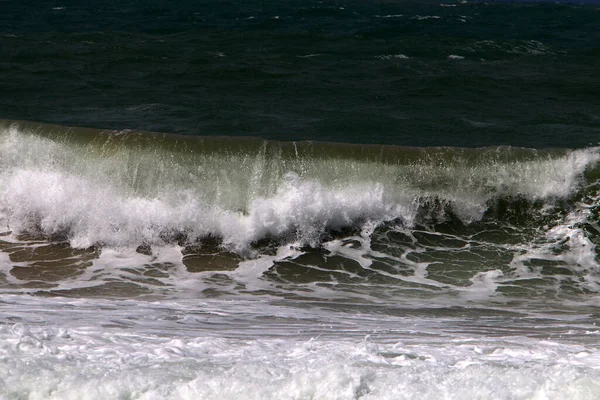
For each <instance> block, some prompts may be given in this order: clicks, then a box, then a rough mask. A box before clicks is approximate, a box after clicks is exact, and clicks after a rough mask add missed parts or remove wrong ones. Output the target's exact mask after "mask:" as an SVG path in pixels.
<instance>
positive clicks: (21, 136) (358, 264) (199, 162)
mask: <svg viewBox="0 0 600 400" xmlns="http://www.w3.org/2000/svg"><path fill="white" fill-rule="evenodd" d="M0 129H1V131H0V132H1V133H0V152H1V157H0V160H1V161H0V188H1V192H0V219H1V221H2V226H3V229H4V230H5V234H4V235H5V236H6V235H8V236H9V237H13V238H16V239H15V240H21V239H22V238H28V240H39V239H42V240H50V241H53V242H57V241H58V242H61V241H67V242H68V243H69V246H70V248H72V249H73V250H72V251H77V249H80V250H79V251H82V252H85V251H87V250H86V249H121V250H123V249H128V248H129V249H138V253H143V254H144V253H148V254H152V253H153V252H154V253H156V252H157V251H158V250H157V249H160V248H162V249H165V248H173V246H175V247H176V248H177V249H180V250H181V249H183V250H182V252H181V253H178V254H179V258H178V260H179V261H181V260H182V258H183V261H184V264H185V261H186V260H187V261H188V264H186V266H187V267H188V270H190V268H191V269H192V270H193V269H194V268H197V269H199V270H206V269H209V270H210V269H216V270H220V269H223V268H225V267H224V265H230V264H233V265H238V266H240V268H238V269H237V270H236V271H237V272H236V273H238V274H242V275H243V271H244V268H243V265H244V263H245V262H246V261H243V260H244V259H248V260H252V259H254V260H256V259H257V257H258V260H263V261H264V260H265V259H266V258H268V257H270V256H272V255H273V254H277V255H276V256H274V257H275V258H272V259H269V261H268V262H267V263H266V264H265V266H263V267H261V268H262V269H261V272H260V274H259V276H260V275H262V274H263V273H264V276H265V277H267V279H270V280H272V281H290V282H296V283H297V282H298V280H300V281H303V282H305V281H309V282H312V283H315V282H322V281H324V282H331V281H332V279H333V280H335V281H336V282H338V283H339V282H345V283H348V284H355V283H357V282H358V283H360V282H363V283H365V282H370V283H371V281H373V282H377V281H378V280H380V281H381V282H383V283H385V284H388V283H390V282H394V284H396V281H398V280H399V281H402V282H403V283H404V284H407V285H408V286H411V285H418V286H419V287H421V288H426V289H431V288H435V287H447V286H450V287H453V288H460V287H465V286H468V287H472V288H473V287H477V286H478V285H479V286H481V287H485V288H487V289H486V290H488V289H489V290H491V291H492V292H498V291H500V292H501V291H502V290H505V291H508V292H510V293H512V294H515V293H516V294H518V293H520V292H523V291H525V292H527V293H529V292H530V290H532V287H530V283H531V279H534V278H535V279H534V280H536V279H537V280H539V285H534V288H533V289H534V293H538V294H543V293H546V292H547V291H548V290H550V288H551V287H554V286H555V285H557V284H558V285H559V287H560V288H559V290H561V291H566V292H569V291H576V292H580V291H581V290H584V291H586V290H588V291H589V290H592V291H596V285H597V283H596V278H595V277H594V273H592V272H591V271H593V270H594V269H595V268H596V267H597V260H596V259H597V256H596V250H595V240H596V239H595V238H596V236H597V235H598V234H600V228H599V227H598V225H597V215H598V187H599V186H598V182H597V180H598V177H599V176H600V169H599V168H598V166H597V163H598V160H599V159H600V153H599V151H598V148H587V149H579V150H569V149H552V150H534V149H523V148H511V147H488V148H480V149H466V148H404V147H397V146H383V145H371V146H359V145H348V144H334V143H319V142H276V141H267V140H263V139H259V138H222V137H185V136H173V135H166V134H150V133H141V132H132V131H119V132H117V131H96V130H89V129H80V128H66V127H60V126H51V125H41V124H34V123H24V122H11V121H3V122H2V125H1V128H0ZM19 238H21V239H19ZM203 249H204V250H203ZM207 249H210V251H209V253H210V254H212V255H213V256H214V254H217V253H218V254H220V256H222V257H224V258H223V259H222V260H221V261H214V260H213V261H212V266H209V267H206V266H205V265H204V266H198V265H200V264H195V265H196V266H195V267H194V266H191V267H190V265H191V264H190V263H191V262H192V261H190V260H191V259H192V258H193V257H192V256H186V254H188V253H194V252H195V253H199V255H198V254H195V256H196V257H202V253H203V251H204V252H206V251H208V250H207ZM106 251H108V250H105V251H104V253H105V254H106ZM223 254H225V255H224V256H223ZM205 255H206V254H204V256H205ZM86 257H87V256H86ZM240 257H241V258H240ZM336 257H337V258H336ZM213 258H214V257H213ZM86 260H87V259H86ZM223 260H225V261H223ZM336 260H337V261H336ZM340 260H345V261H343V262H340ZM13 261H14V260H13ZM204 261H206V260H204ZM86 262H87V261H86ZM192 264H193V263H192ZM209 264H211V263H209ZM259 269H260V268H259ZM13 275H14V274H13ZM548 276H550V278H548ZM299 277H300V278H299ZM332 277H333V278H332ZM505 281H506V282H508V283H507V284H506V285H505V286H502V285H501V283H502V282H505ZM499 285H500V286H502V287H500V286H499ZM401 286H402V285H401ZM563 286H564V288H563ZM553 290H554V289H553Z"/></svg>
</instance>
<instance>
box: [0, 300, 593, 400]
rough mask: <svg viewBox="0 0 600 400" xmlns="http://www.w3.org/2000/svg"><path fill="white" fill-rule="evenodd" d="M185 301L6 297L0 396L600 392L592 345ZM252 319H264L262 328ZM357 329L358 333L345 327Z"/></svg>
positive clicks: (413, 321) (550, 395) (379, 318)
mask: <svg viewBox="0 0 600 400" xmlns="http://www.w3.org/2000/svg"><path fill="white" fill-rule="evenodd" d="M195 303H196V304H195V305H192V303H174V302H163V303H145V302H139V301H107V300H66V299H65V300H63V299H40V298H37V299H29V298H27V297H26V296H21V297H18V298H17V297H6V298H4V301H3V303H2V304H0V308H1V309H2V311H3V312H6V311H8V312H9V314H12V317H13V318H14V319H20V320H21V321H22V322H17V323H11V324H6V321H3V322H4V323H5V325H2V327H0V376H1V377H2V380H1V381H0V394H2V395H3V396H5V397H7V398H13V397H25V398H32V399H37V398H45V399H70V398H73V399H106V398H136V399H159V398H160V399H164V398H174V399H175V398H176V399H198V398H203V399H239V398H245V399H264V398H281V399H288V398H289V399H305V398H306V399H308V398H311V399H356V398H365V399H414V398H420V399H439V398H448V399H451V398H465V397H469V398H474V399H532V398H544V399H546V398H547V399H592V398H596V397H598V396H599V395H600V385H599V384H598V380H599V379H600V370H598V365H599V363H600V353H599V352H598V350H597V349H596V347H595V346H594V345H591V344H590V345H585V344H570V343H568V342H566V341H565V342H561V341H560V340H554V339H552V340H548V339H538V338H527V337H522V336H518V335H517V336H503V337H496V338H494V337H491V336H486V332H485V331H483V332H482V329H481V328H480V329H479V330H475V331H473V332H471V333H460V332H456V333H454V332H452V331H453V325H455V324H464V321H462V320H459V319H452V318H448V319H444V318H438V319H429V318H419V317H415V318H411V317H404V318H397V317H390V316H383V315H372V316H370V315H364V314H363V315H354V316H353V317H352V319H346V318H345V317H346V316H344V314H343V313H342V314H336V313H328V312H327V311H326V310H320V309H318V308H310V309H302V308H296V309H294V308H282V307H277V306H272V305H269V304H266V303H265V304H262V305H261V304H256V303H254V304H253V303H244V302H240V301H238V302H235V301H234V302H231V301H229V302H217V303H214V302H212V303H211V302H201V303H198V302H195ZM258 311H260V312H258ZM255 316H260V317H261V318H262V319H261V320H262V321H263V322H261V324H260V326H257V325H255V324H256V321H254V318H255ZM288 317H290V319H287V320H286V318H288ZM371 317H372V319H371ZM315 318H316V319H317V320H318V321H320V322H322V324H319V323H317V324H319V325H320V326H319V325H315V322H314V321H315ZM270 319H272V320H273V326H270V324H269V322H268V321H269V320H270ZM340 324H341V325H340ZM538 324H539V322H538ZM359 325H360V326H359ZM213 327H218V329H213ZM355 327H358V328H360V329H359V330H358V331H356V332H353V329H355ZM592 329H593V328H592ZM319 330H321V332H322V335H321V336H320V334H319V333H318V331H319ZM369 330H371V332H372V333H371V334H365V333H364V332H365V331H369ZM377 331H381V332H386V331H387V333H385V334H383V335H382V334H379V333H377ZM261 332H262V333H261ZM311 332H313V333H314V334H313V333H311ZM411 332H413V333H411ZM414 332H419V333H420V335H417V336H415V335H414ZM476 332H478V333H476Z"/></svg>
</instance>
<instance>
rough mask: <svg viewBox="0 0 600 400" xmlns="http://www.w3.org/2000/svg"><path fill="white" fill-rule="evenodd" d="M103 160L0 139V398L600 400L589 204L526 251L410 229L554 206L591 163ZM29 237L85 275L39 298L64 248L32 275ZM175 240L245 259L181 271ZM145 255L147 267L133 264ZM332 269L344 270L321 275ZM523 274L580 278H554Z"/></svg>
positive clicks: (95, 152)
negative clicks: (442, 212)
mask: <svg viewBox="0 0 600 400" xmlns="http://www.w3.org/2000/svg"><path fill="white" fill-rule="evenodd" d="M113 150H114V149H113ZM111 151H112V150H111ZM111 151H106V152H102V151H100V149H98V148H89V149H85V148H84V149H82V148H80V147H77V146H75V145H70V144H68V143H59V142H55V141H51V140H49V139H44V138H41V137H38V136H35V135H30V134H26V133H23V132H21V131H19V129H17V128H15V127H12V128H10V129H8V130H6V131H3V132H2V133H0V220H1V221H2V228H1V229H0V233H1V232H2V231H9V230H10V231H12V232H13V234H12V235H7V236H2V241H0V244H1V245H6V246H13V245H14V246H17V247H18V250H15V249H12V250H10V249H8V250H6V252H0V273H1V274H2V275H0V278H1V279H2V281H1V283H2V287H1V289H0V293H2V294H1V297H0V399H112V398H122V399H357V398H361V399H363V398H364V399H464V398H472V399H537V400H541V399H561V400H562V399H597V398H599V397H600V384H599V383H598V382H600V367H599V366H600V347H599V346H598V345H597V338H598V337H600V329H599V328H598V327H597V326H596V319H597V318H596V316H597V311H596V310H597V307H598V306H599V305H600V300H599V299H600V298H599V297H598V295H597V293H599V292H600V289H599V288H600V285H599V284H598V282H600V280H599V279H598V275H599V274H598V269H599V267H600V266H599V265H598V263H597V262H596V255H595V254H596V248H595V245H594V243H593V242H592V241H591V240H590V237H589V236H586V233H585V231H584V228H583V225H584V223H588V224H591V225H592V226H593V224H594V221H590V220H589V219H590V217H591V216H592V212H591V211H590V208H589V207H587V206H586V205H584V204H580V205H577V207H575V208H574V209H573V210H572V211H571V212H569V213H567V215H566V216H564V217H561V219H560V220H559V221H556V223H555V224H554V225H552V226H547V227H539V232H538V234H537V235H536V236H535V237H534V239H531V240H529V239H525V240H522V241H518V240H517V241H514V242H513V241H510V240H508V241H506V242H501V243H497V242H495V241H494V239H493V237H492V238H491V239H490V238H488V239H486V238H485V234H486V232H485V231H480V232H477V234H475V235H472V236H468V235H466V234H464V235H463V236H460V235H459V234H457V235H453V234H452V233H441V232H424V231H423V232H416V230H414V229H411V224H412V223H413V221H414V219H415V218H416V215H417V212H418V208H419V204H420V203H419V202H420V201H421V200H422V199H423V198H424V197H427V196H437V197H439V198H440V199H442V200H443V201H446V202H448V204H451V205H452V207H453V209H454V212H456V213H457V214H458V215H459V216H460V217H461V218H462V219H463V220H464V221H465V222H468V221H473V220H477V219H479V218H481V215H482V213H483V211H484V210H485V207H486V201H487V200H488V199H490V198H491V197H493V196H495V195H498V194H502V195H519V196H523V197H524V198H527V199H530V200H542V201H544V202H545V203H546V204H548V206H549V207H550V206H552V204H553V201H554V200H556V199H557V198H564V197H566V196H568V195H570V194H571V193H573V192H574V191H575V190H577V189H578V188H579V187H580V184H581V179H582V174H583V172H584V170H585V169H586V167H588V166H590V165H593V164H594V163H596V162H597V161H598V158H599V155H598V150H597V149H587V150H576V151H572V152H568V153H566V154H565V155H564V156H562V157H559V158H541V159H538V160H535V161H522V162H519V163H504V164H502V163H500V164H499V163H494V162H490V163H489V164H485V163H484V164H478V165H476V166H473V165H469V164H468V163H460V162H458V163H455V164H453V165H450V166H444V165H438V164H436V163H434V162H429V163H426V162H423V163H414V164H410V165H406V164H404V165H388V164H377V163H369V162H357V161H349V160H316V161H315V160H313V161H315V162H314V163H312V164H306V163H303V162H298V164H294V165H292V166H289V165H288V167H289V168H287V167H286V168H287V169H286V168H283V167H282V171H272V170H269V166H268V164H269V163H268V162H267V160H266V158H265V157H264V154H262V155H261V154H256V155H251V156H249V155H244V156H240V157H238V158H235V157H233V158H222V159H216V158H213V159H210V160H206V162H205V163H201V164H200V167H202V168H200V167H198V170H197V171H191V170H190V169H189V165H184V164H185V163H183V164H181V165H180V164H178V163H177V162H171V163H170V164H165V163H163V162H162V161H161V162H158V161H160V160H163V161H164V157H165V154H162V153H161V154H158V153H156V154H155V153H154V152H153V151H148V152H146V153H144V152H143V151H142V150H139V151H137V150H136V151H133V150H131V149H129V150H128V149H122V150H119V151H120V152H114V151H112V152H111ZM157 151H158V150H157ZM166 156H169V157H168V158H170V155H169V154H167V155H166ZM153 157H158V159H159V160H158V161H156V160H155V159H154V158H153ZM161 157H162V158H161ZM130 160H134V161H135V162H133V163H130ZM136 162H137V163H138V164H136ZM236 163H238V164H236ZM284 164H285V163H282V164H281V165H284ZM292 164H293V163H292ZM150 167H156V170H155V171H151V173H148V174H146V175H144V173H145V172H144V169H148V168H150ZM203 168H204V169H203ZM186 171H187V172H186ZM190 171H191V172H190ZM215 171H216V172H215ZM192 172H193V173H192ZM153 174H154V175H157V176H160V179H159V180H158V181H152V179H154V178H153ZM186 174H188V175H189V176H188V175H186ZM140 182H142V183H140ZM152 182H154V185H153V184H152ZM190 182H191V183H193V184H191V183H190ZM390 220H394V221H396V223H397V226H395V227H390V228H389V229H388V230H387V231H386V232H384V233H383V235H384V236H385V235H387V234H389V235H392V234H403V235H405V236H406V237H408V238H409V239H410V238H411V237H412V239H414V240H415V242H414V243H416V240H417V239H416V235H417V234H421V235H424V234H427V235H429V236H430V237H434V239H440V241H439V242H436V241H435V240H433V241H431V242H428V241H427V240H426V239H424V240H423V241H422V243H421V242H419V244H418V245H414V246H413V245H412V244H411V243H409V244H408V245H405V246H404V247H401V246H399V245H398V247H394V246H395V245H396V244H394V242H393V240H388V241H385V240H382V239H381V237H378V236H377V235H378V234H377V233H375V231H376V228H377V227H378V226H379V224H380V223H381V222H382V221H390ZM348 226H354V227H359V226H360V227H362V230H360V232H358V233H354V234H352V235H349V236H348V235H347V236H346V237H344V238H329V239H328V240H327V241H322V237H321V235H322V234H323V232H325V231H326V230H328V229H335V228H343V227H348ZM596 226H597V225H596ZM32 230H39V231H41V232H42V233H44V234H46V235H50V236H51V235H54V234H59V233H66V235H67V237H68V240H69V242H70V243H71V245H72V246H74V247H77V248H87V247H88V246H90V245H93V244H97V243H101V244H103V246H102V247H101V249H100V250H98V253H97V254H96V255H94V256H93V257H92V256H90V257H89V260H88V259H87V258H85V257H84V256H81V255H73V256H72V257H73V258H74V259H75V260H78V259H79V258H78V257H80V258H81V260H85V262H86V263H87V264H85V265H86V266H85V267H81V269H80V271H79V272H80V273H74V274H72V275H68V276H66V277H64V278H61V279H57V280H53V279H52V278H51V279H49V280H48V282H41V283H43V284H46V283H50V284H51V285H50V287H45V286H43V285H42V286H39V284H40V282H38V281H36V279H42V280H43V278H35V277H34V278H31V277H30V278H28V279H29V281H25V280H23V281H21V280H20V279H19V276H25V277H27V274H25V273H24V272H23V270H26V269H27V268H28V267H35V268H39V269H41V270H42V271H47V270H48V269H47V270H44V268H49V267H48V266H47V265H45V264H44V261H45V260H44V258H43V257H44V255H47V254H50V253H51V252H52V251H55V250H56V248H54V250H53V248H52V246H49V247H50V248H49V249H46V250H44V251H41V252H40V253H39V254H41V255H40V256H39V257H41V259H35V257H33V258H32V260H31V261H27V260H28V259H27V257H25V256H23V253H26V254H27V252H28V251H31V254H33V253H34V251H33V250H34V249H35V248H36V246H40V247H41V246H47V245H48V243H47V242H45V241H40V242H35V241H30V242H25V243H23V242H22V240H23V239H19V238H18V236H17V234H18V233H21V232H29V231H32ZM170 231H184V232H186V233H187V234H188V235H189V237H190V238H191V239H193V238H194V237H200V236H205V235H208V234H211V235H218V236H221V237H222V238H223V240H224V246H225V247H226V248H228V249H230V250H235V251H236V252H238V253H240V254H245V255H251V257H250V258H247V259H244V260H242V261H239V264H238V265H237V268H235V269H234V270H231V271H217V272H192V271H190V270H188V269H187V268H186V266H185V265H184V257H185V255H184V253H183V250H184V249H183V248H182V247H180V246H179V245H177V244H174V243H173V242H169V243H168V244H165V243H164V242H165V239H164V234H165V232H166V233H169V232H170ZM501 234H505V233H504V232H501ZM515 234H516V233H515ZM519 234H520V233H519ZM482 235H483V236H482ZM269 236H284V237H286V239H287V242H286V244H285V245H281V246H279V247H278V248H277V249H276V251H275V252H274V253H275V254H270V255H269V254H258V253H253V250H252V248H251V246H250V244H251V242H252V241H255V240H259V239H262V238H265V237H269ZM442 239H443V240H447V241H448V242H449V243H451V245H443V244H439V243H445V242H444V241H443V240H442ZM11 241H12V242H13V243H12V244H9V243H8V242H11ZM166 241H167V242H168V240H166ZM319 241H321V242H319ZM142 242H144V243H148V244H151V245H152V252H151V254H150V255H144V254H138V253H137V252H136V251H135V247H136V246H137V245H139V244H140V243H142ZM315 242H316V243H319V244H320V246H321V250H322V251H321V252H320V253H318V254H317V255H313V256H314V257H313V258H312V259H311V258H310V256H311V255H310V254H309V252H307V251H305V250H303V249H302V246H303V245H304V244H306V243H309V244H310V243H315ZM382 243H383V244H384V245H385V246H382ZM414 243H413V244H414ZM388 245H389V247H386V246H388ZM19 246H20V247H19ZM558 247H560V249H561V250H560V252H558V253H557V252H556V249H557V248H558ZM471 248H472V249H473V252H472V253H471V252H470V251H471V250H470V249H471ZM221 250H222V249H221ZM56 251H58V250H56ZM219 251H220V250H219ZM478 251H481V252H482V253H478ZM485 251H487V252H488V253H489V254H491V256H490V258H485V257H484V256H481V255H480V254H485ZM424 252H425V253H427V252H430V253H431V254H434V255H437V256H438V257H440V255H442V256H443V257H442V259H444V260H446V261H447V263H448V266H449V267H448V274H452V273H455V272H456V271H453V270H452V268H451V267H452V266H453V265H457V268H459V269H460V268H463V269H464V272H466V274H465V275H466V277H462V278H453V279H454V281H450V283H449V280H448V279H447V277H445V276H444V272H439V273H438V275H437V276H436V275H435V273H434V268H435V267H436V266H439V264H440V261H439V258H438V259H437V261H436V259H435V258H434V259H432V260H427V259H426V258H425V259H423V260H421V259H419V258H418V257H419V256H420V255H421V253H424ZM9 253H10V254H9ZM15 254H17V256H15ZM65 254H67V256H63V257H67V258H68V257H70V256H68V253H65ZM506 254H508V257H507V258H502V257H505V256H506ZM495 255H497V258H494V257H495ZM303 256H308V257H309V258H308V259H307V260H305V261H302V262H300V261H299V260H300V258H301V257H303ZM19 257H20V258H19ZM230 257H231V256H230ZM319 257H320V258H319ZM333 257H339V258H341V259H342V260H344V262H354V263H355V264H356V265H354V264H349V265H350V266H349V267H348V268H345V267H344V268H342V267H335V268H332V267H331V265H329V266H328V265H326V261H327V259H329V258H333ZM477 257H479V258H477ZM16 259H23V260H25V261H15V260H16ZM53 260H54V259H53ZM474 260H475V261H474ZM497 260H505V261H502V262H504V264H501V265H498V261H497ZM532 260H542V261H546V262H558V263H561V264H560V265H563V266H567V267H568V268H569V270H570V271H571V272H572V273H573V275H565V276H562V275H561V274H555V275H551V276H548V275H545V274H544V270H543V267H531V265H530V262H531V261H532ZM285 263H288V264H291V265H295V267H297V269H296V270H294V271H293V272H294V273H296V274H297V275H298V276H296V277H293V278H289V276H286V275H285V271H284V268H282V271H283V272H281V275H277V274H279V271H276V272H275V274H276V276H275V278H269V277H267V275H266V274H268V273H269V272H272V270H273V268H276V267H277V265H278V264H279V265H282V264H285ZM294 263H297V264H294ZM377 263H379V264H377ZM382 263H384V265H383V267H385V265H387V267H389V268H382ZM386 263H387V264H386ZM453 263H454V264H453ZM67 264H68V263H67ZM217 264H218V263H217ZM15 267H18V268H21V269H22V270H21V275H19V273H15V272H14V268H15ZM67 267H68V268H71V266H70V264H69V265H67ZM507 267H508V269H507ZM68 268H67V269H68ZM359 268H360V269H359ZM32 269H33V268H32ZM217 269H218V268H217ZM503 271H504V272H503ZM459 272H460V271H459ZM317 273H318V274H321V275H318V276H319V277H321V278H318V279H317V278H314V279H313V278H310V277H311V274H317ZM288 274H289V272H288ZM360 274H362V275H360ZM323 276H325V278H322V277H323ZM367 276H368V277H370V278H369V279H371V278H372V277H375V278H376V279H375V278H373V279H374V281H370V280H368V279H367V278H366V277H367ZM148 277H150V278H151V279H146V278H148ZM382 277H383V278H385V279H382ZM277 278H281V279H277ZM357 278H360V279H357ZM554 278H556V280H555V281H553V280H552V279H554ZM24 279H25V278H24ZM286 279H288V280H287V281H286ZM304 279H306V281H305V280H304ZM311 279H312V280H311ZM319 279H321V280H319ZM352 279H354V281H353V280H352ZM568 279H571V280H572V282H571V283H569V285H567V286H566V287H567V289H569V290H572V291H573V290H579V289H581V288H584V289H586V290H589V291H590V293H579V292H577V293H578V295H577V296H575V297H573V296H571V297H569V296H568V295H565V294H563V292H562V290H563V288H562V287H561V286H560V283H561V280H568ZM544 280H546V281H547V282H546V281H544ZM530 281H531V282H530ZM537 281H544V282H545V283H544V282H542V283H539V282H538V283H536V282H537ZM461 282H462V283H461ZM548 282H550V283H548ZM114 284H116V285H114ZM118 284H129V285H131V286H126V287H125V286H119V285H118ZM111 285H113V286H111ZM133 285H135V288H132V286H133ZM519 285H521V286H524V287H525V288H540V287H542V288H544V290H548V289H547V287H546V286H548V285H556V292H555V293H556V297H552V296H546V297H544V296H538V297H533V296H532V297H529V296H526V295H523V294H522V293H521V294H519V292H510V293H512V294H504V295H503V294H501V293H500V290H501V289H502V288H504V289H506V288H508V289H511V288H513V286H514V287H517V288H518V287H519ZM96 289H97V290H96ZM15 293H21V294H20V295H15ZM32 293H35V294H36V296H31V295H30V294H32ZM52 293H54V294H60V295H64V296H75V298H72V299H67V298H59V297H47V296H48V295H50V294H52ZM515 293H516V294H515ZM571 294H572V293H571ZM95 296H98V297H97V298H96V297H95ZM137 296H139V297H137ZM142 296H143V298H142ZM119 297H128V298H129V299H128V300H119V299H118V298H119Z"/></svg>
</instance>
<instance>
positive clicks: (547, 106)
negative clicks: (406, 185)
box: [0, 0, 600, 148]
mask: <svg viewBox="0 0 600 400" xmlns="http://www.w3.org/2000/svg"><path fill="white" fill-rule="evenodd" d="M2 7H3V12H2V15H0V49H2V59H1V60H0V117H2V118H9V119H24V120H32V121H38V122H51V123H58V124H64V125H74V126H86V127H95V128H113V129H144V130H152V131H161V132H174V133H183V134H190V135H233V136H242V135H252V136H261V137H265V138H268V139H278V140H300V139H318V140H327V141H337V142H355V143H387V144H396V145H409V146H431V145H452V146H489V145H499V144H507V145H513V146H524V147H537V148H543V147H584V146H588V145H595V144H597V143H598V141H599V140H600V139H599V138H600V102H599V101H598V94H599V93H600V70H599V69H598V60H599V58H600V45H599V43H600V8H599V6H598V5H597V4H575V3H568V4H567V3H563V4H555V3H549V2H533V3H529V2H527V3H526V2H456V1H441V2H438V1H435V2H434V1H419V2H415V1H367V2H365V1H341V0H336V1H333V0H325V1H314V0H303V1H293V0H291V1H260V0H245V1H236V2H234V1H179V2H166V1H150V2H139V1H132V0H128V1H118V2H116V1H114V2H91V3H89V2H86V3H85V4H81V3H80V2H74V1H53V2H40V1H23V2H10V3H7V4H3V6H2Z"/></svg>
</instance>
